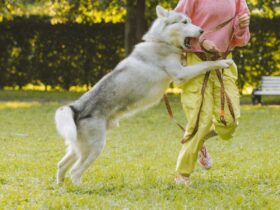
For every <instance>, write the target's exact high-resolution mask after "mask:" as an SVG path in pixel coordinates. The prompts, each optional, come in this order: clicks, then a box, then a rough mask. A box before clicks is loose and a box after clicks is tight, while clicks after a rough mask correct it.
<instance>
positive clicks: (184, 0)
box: [174, 0, 195, 18]
mask: <svg viewBox="0 0 280 210" xmlns="http://www.w3.org/2000/svg"><path fill="white" fill-rule="evenodd" d="M194 4H195V0H179V2H178V4H177V6H176V7H175V9H174V10H175V11H176V12H181V13H184V14H186V15H188V16H189V17H190V18H192V15H193V11H194Z"/></svg>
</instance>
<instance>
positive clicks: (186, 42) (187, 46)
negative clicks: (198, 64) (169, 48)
mask: <svg viewBox="0 0 280 210" xmlns="http://www.w3.org/2000/svg"><path fill="white" fill-rule="evenodd" d="M184 45H185V47H186V48H188V49H190V48H191V47H192V45H191V37H186V38H185V39H184Z"/></svg>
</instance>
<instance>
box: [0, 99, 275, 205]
mask: <svg viewBox="0 0 280 210" xmlns="http://www.w3.org/2000/svg"><path fill="white" fill-rule="evenodd" d="M71 97H72V96H71ZM71 97H70V98H71ZM60 105H61V104H60V103H57V102H50V103H36V102H13V103H8V102H0V127H1V130H0V148H1V153H0V160H1V161H0V209H279V206H280V160H279V157H280V153H279V151H280V143H279V140H280V129H279V128H280V120H279V119H280V107H279V106H251V105H244V106H242V118H241V120H240V127H239V129H238V131H237V133H236V136H235V138H234V139H232V140H231V141H221V140H219V139H218V138H214V139H211V140H210V141H209V142H207V146H208V148H209V151H210V153H211V155H212V157H213V159H214V166H213V168H212V169H211V170H209V171H204V170H202V169H201V168H200V167H199V166H197V167H196V169H195V172H194V173H193V175H192V185H191V186H190V187H189V188H185V187H183V186H176V185H175V184H174V182H173V179H174V176H175V172H174V171H175V164H176V158H177V155H178V152H179V150H180V147H181V145H180V143H179V141H180V138H181V131H180V130H179V129H178V128H177V127H176V126H175V125H174V124H172V123H171V122H170V121H169V118H168V115H167V114H166V110H165V108H164V105H163V103H161V104H159V105H158V106H156V107H154V108H152V109H150V110H147V111H145V112H142V113H140V114H138V115H136V116H134V117H132V118H130V119H126V120H123V121H122V122H121V125H120V127H119V128H116V129H114V130H112V131H110V132H109V133H108V136H107V145H106V147H105V149H104V152H103V153H102V155H101V156H100V157H99V159H98V160H97V161H96V163H95V164H93V165H92V166H91V167H90V169H89V170H87V171H86V173H85V174H84V177H83V184H82V185H81V186H79V187H75V186H73V185H72V184H71V182H70V180H69V178H67V179H66V182H65V183H64V184H63V185H61V186H57V185H56V183H55V173H56V164H57V162H58V161H59V159H60V158H61V157H62V155H63V154H64V151H65V146H64V143H63V141H62V140H61V139H60V138H59V137H58V135H57V134H56V131H55V128H54V123H53V121H54V120H53V115H54V111H55V109H56V108H57V107H58V106H60ZM172 105H173V106H174V112H175V115H176V118H177V119H178V120H179V121H180V122H182V123H184V122H185V119H184V116H183V113H182V110H181V108H180V104H179V101H178V99H177V98H172Z"/></svg>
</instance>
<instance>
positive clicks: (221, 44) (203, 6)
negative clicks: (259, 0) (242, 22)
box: [175, 0, 250, 52]
mask: <svg viewBox="0 0 280 210" xmlns="http://www.w3.org/2000/svg"><path fill="white" fill-rule="evenodd" d="M175 11H177V12H182V13H185V14H187V15H188V16H189V17H190V18H191V20H192V23H193V24H195V25H197V26H200V27H201V28H202V29H203V30H205V31H207V30H211V29H213V28H215V27H216V26H217V25H219V24H221V23H223V22H225V21H226V20H229V19H230V18H232V17H235V18H234V19H233V20H232V22H231V23H229V24H228V25H226V26H225V27H224V28H222V29H220V30H219V31H217V32H212V33H208V34H205V36H202V37H200V39H208V40H211V41H213V42H214V43H215V44H216V46H217V47H218V49H220V50H221V51H222V52H224V51H226V50H227V49H228V47H229V49H232V48H234V47H237V46H239V47H241V46H244V45H246V44H247V43H248V42H249V39H250V31H249V27H246V28H240V27H239V19H238V17H239V16H240V15H243V14H245V13H247V14H249V9H248V6H247V4H246V0H180V1H179V3H178V5H177V6H176V8H175ZM191 51H192V52H201V51H202V50H201V48H200V45H199V41H198V40H192V49H191Z"/></svg>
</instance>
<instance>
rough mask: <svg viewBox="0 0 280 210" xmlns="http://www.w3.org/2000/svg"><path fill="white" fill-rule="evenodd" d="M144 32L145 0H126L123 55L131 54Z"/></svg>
mask: <svg viewBox="0 0 280 210" xmlns="http://www.w3.org/2000/svg"><path fill="white" fill-rule="evenodd" d="M145 30H146V20H145V0H136V1H135V0H127V3H126V18H125V53H126V55H128V54H129V53H131V51H132V49H133V47H134V45H135V44H136V43H137V42H139V41H140V40H141V38H142V36H143V34H144V32H145Z"/></svg>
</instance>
